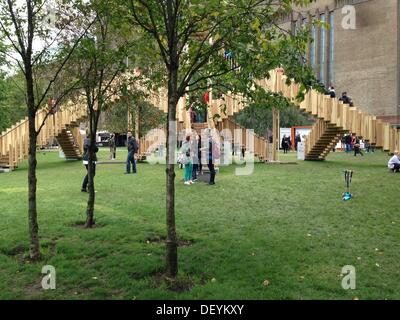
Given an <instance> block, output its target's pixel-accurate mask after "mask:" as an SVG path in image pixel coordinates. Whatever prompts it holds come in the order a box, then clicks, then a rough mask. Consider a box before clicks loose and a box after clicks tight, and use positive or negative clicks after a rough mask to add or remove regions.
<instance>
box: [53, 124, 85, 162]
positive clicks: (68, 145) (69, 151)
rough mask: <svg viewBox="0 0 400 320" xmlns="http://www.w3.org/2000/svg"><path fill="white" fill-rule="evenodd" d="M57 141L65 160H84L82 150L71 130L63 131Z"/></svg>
mask: <svg viewBox="0 0 400 320" xmlns="http://www.w3.org/2000/svg"><path fill="white" fill-rule="evenodd" d="M56 139H57V142H58V144H59V146H60V148H61V149H62V151H63V153H64V155H65V159H67V160H79V159H81V158H82V152H81V149H80V147H79V145H78V143H77V141H76V140H75V137H74V135H73V133H72V131H71V129H70V128H68V129H62V130H61V132H60V133H59V134H58V135H57V137H56Z"/></svg>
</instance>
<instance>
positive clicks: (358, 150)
mask: <svg viewBox="0 0 400 320" xmlns="http://www.w3.org/2000/svg"><path fill="white" fill-rule="evenodd" d="M357 154H361V155H362V156H364V154H363V153H362V151H361V148H357V147H354V156H355V157H356V156H357Z"/></svg>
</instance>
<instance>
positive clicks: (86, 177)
mask: <svg viewBox="0 0 400 320" xmlns="http://www.w3.org/2000/svg"><path fill="white" fill-rule="evenodd" d="M85 167H86V171H88V168H89V165H88V164H85ZM93 170H94V171H93V176H95V175H96V164H93ZM88 182H89V175H88V174H86V176H85V178H84V179H83V184H82V190H86V189H87V185H88Z"/></svg>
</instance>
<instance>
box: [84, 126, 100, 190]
mask: <svg viewBox="0 0 400 320" xmlns="http://www.w3.org/2000/svg"><path fill="white" fill-rule="evenodd" d="M90 148H91V143H90V134H87V135H86V138H85V140H84V142H83V156H82V161H83V165H84V166H85V168H86V176H85V178H84V179H83V183H82V189H81V191H82V192H87V186H88V183H89V151H90ZM93 151H94V155H93V162H94V163H93V177H94V176H95V175H96V163H97V155H96V153H97V152H98V151H99V148H98V147H97V146H95V147H94V150H93Z"/></svg>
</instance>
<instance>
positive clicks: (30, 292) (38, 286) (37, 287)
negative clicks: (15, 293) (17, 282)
mask: <svg viewBox="0 0 400 320" xmlns="http://www.w3.org/2000/svg"><path fill="white" fill-rule="evenodd" d="M43 291H44V290H43V288H42V283H41V279H38V281H37V282H35V283H31V284H29V285H27V286H26V287H25V294H26V295H27V296H29V297H35V296H38V295H40V294H41V293H43Z"/></svg>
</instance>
